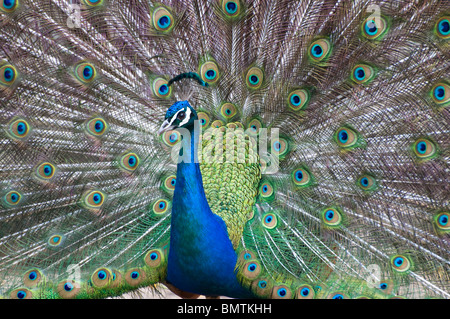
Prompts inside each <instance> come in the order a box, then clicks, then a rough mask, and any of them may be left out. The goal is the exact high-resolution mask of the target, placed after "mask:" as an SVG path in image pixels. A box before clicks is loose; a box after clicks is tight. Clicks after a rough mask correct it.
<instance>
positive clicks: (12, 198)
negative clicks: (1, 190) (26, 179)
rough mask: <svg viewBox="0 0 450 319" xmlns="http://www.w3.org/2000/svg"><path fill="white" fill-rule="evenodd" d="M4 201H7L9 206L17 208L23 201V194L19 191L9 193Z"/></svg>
mask: <svg viewBox="0 0 450 319" xmlns="http://www.w3.org/2000/svg"><path fill="white" fill-rule="evenodd" d="M3 200H4V201H5V203H6V205H7V206H10V207H11V206H16V205H19V203H20V201H21V200H22V194H20V193H19V192H17V191H9V192H8V193H6V195H5V196H4V197H3Z"/></svg>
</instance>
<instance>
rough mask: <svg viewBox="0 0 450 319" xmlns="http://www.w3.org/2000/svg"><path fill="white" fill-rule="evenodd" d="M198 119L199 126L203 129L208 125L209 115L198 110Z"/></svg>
mask: <svg viewBox="0 0 450 319" xmlns="http://www.w3.org/2000/svg"><path fill="white" fill-rule="evenodd" d="M197 117H198V120H199V122H200V126H201V127H202V129H205V128H207V127H208V125H209V116H208V114H206V113H205V112H198V113H197Z"/></svg>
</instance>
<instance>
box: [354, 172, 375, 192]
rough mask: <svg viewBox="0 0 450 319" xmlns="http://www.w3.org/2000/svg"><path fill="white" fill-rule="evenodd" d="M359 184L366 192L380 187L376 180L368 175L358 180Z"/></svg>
mask: <svg viewBox="0 0 450 319" xmlns="http://www.w3.org/2000/svg"><path fill="white" fill-rule="evenodd" d="M357 184H358V186H359V187H361V188H362V189H363V190H365V191H372V190H375V189H376V188H377V186H378V185H377V182H376V180H375V178H374V177H372V176H370V175H367V174H366V175H363V176H361V177H360V178H358V182H357Z"/></svg>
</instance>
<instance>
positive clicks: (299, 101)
mask: <svg viewBox="0 0 450 319" xmlns="http://www.w3.org/2000/svg"><path fill="white" fill-rule="evenodd" d="M308 101H309V93H308V91H307V90H305V89H298V90H294V91H292V92H291V93H289V95H288V105H289V107H290V108H291V109H293V110H294V111H298V110H302V109H304V108H305V107H306V105H307V103H308Z"/></svg>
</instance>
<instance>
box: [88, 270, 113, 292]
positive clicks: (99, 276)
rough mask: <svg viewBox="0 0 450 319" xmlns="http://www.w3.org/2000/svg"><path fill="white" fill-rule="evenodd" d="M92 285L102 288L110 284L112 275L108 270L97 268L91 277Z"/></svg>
mask: <svg viewBox="0 0 450 319" xmlns="http://www.w3.org/2000/svg"><path fill="white" fill-rule="evenodd" d="M91 282H92V284H93V285H94V286H95V287H97V288H104V287H106V286H108V285H109V284H110V283H111V282H112V273H111V270H109V269H108V268H103V267H102V268H99V269H97V270H96V271H94V273H93V274H92V276H91Z"/></svg>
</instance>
